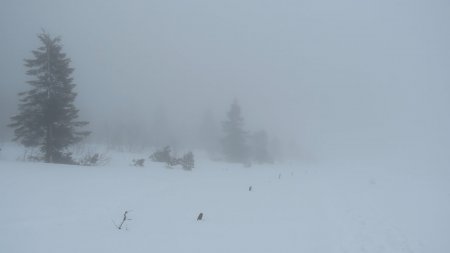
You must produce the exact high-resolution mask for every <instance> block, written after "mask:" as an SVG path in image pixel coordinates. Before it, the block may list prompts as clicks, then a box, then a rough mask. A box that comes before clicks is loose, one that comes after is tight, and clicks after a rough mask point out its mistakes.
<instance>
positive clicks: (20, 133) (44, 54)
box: [9, 32, 89, 163]
mask: <svg viewBox="0 0 450 253" xmlns="http://www.w3.org/2000/svg"><path fill="white" fill-rule="evenodd" d="M38 38H39V40H40V41H41V43H42V46H40V47H39V48H38V49H37V50H33V51H32V53H33V57H32V58H31V59H25V66H26V67H27V68H28V70H27V72H26V74H27V75H28V76H30V77H31V78H30V79H31V80H29V81H27V83H28V84H29V85H30V86H31V89H30V90H28V91H26V92H21V93H19V98H20V103H19V113H18V115H16V116H14V117H12V118H11V119H12V123H11V124H10V125H9V126H10V127H13V128H14V133H15V138H14V140H15V141H19V142H20V143H22V144H23V145H24V146H26V147H39V148H40V151H41V153H42V156H40V157H38V158H39V159H40V160H44V161H45V162H48V163H73V161H72V159H71V157H70V153H68V152H67V147H69V146H70V145H71V144H74V143H77V142H79V141H81V140H82V139H83V138H84V137H86V136H87V135H89V132H88V131H81V130H80V129H79V128H81V127H83V126H85V125H87V124H88V122H85V121H78V120H77V119H78V110H77V109H76V107H75V105H74V100H75V97H76V96H77V94H76V93H75V92H74V91H73V89H74V87H75V84H74V83H73V78H72V77H71V74H72V72H73V70H74V69H73V68H71V67H70V66H69V64H70V62H71V61H70V59H69V58H68V57H67V56H66V54H64V53H63V52H62V45H61V39H60V37H56V38H52V37H51V36H50V35H49V34H48V33H45V32H42V33H41V34H39V35H38Z"/></svg>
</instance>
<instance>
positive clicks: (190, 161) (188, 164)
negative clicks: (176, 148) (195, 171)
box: [179, 151, 195, 170]
mask: <svg viewBox="0 0 450 253" xmlns="http://www.w3.org/2000/svg"><path fill="white" fill-rule="evenodd" d="M179 160H180V164H181V166H183V169H185V170H192V168H194V165H195V162H194V154H193V153H192V152H191V151H189V152H188V153H186V154H184V155H183V157H182V158H180V159H179Z"/></svg>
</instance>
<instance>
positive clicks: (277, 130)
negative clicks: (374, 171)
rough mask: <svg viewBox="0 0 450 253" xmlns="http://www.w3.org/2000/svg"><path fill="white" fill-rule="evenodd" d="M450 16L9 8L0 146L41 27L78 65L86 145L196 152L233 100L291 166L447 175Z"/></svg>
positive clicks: (398, 5) (0, 15)
mask: <svg viewBox="0 0 450 253" xmlns="http://www.w3.org/2000/svg"><path fill="white" fill-rule="evenodd" d="M448 13H450V2H449V1H446V0H442V1H439V0H432V1H407V0H398V1H392V0H381V1H360V0H343V1H332V0H319V1H317V0H314V1H313V0H308V1H254V0H251V1H237V0H227V1H206V0H199V1H180V0H174V1H117V0H115V1H92V0H82V1H56V0H54V1H43V0H41V1H21V0H3V1H1V3H0V32H1V34H2V40H1V41H2V43H1V46H0V122H1V126H0V140H1V141H9V140H10V139H11V138H12V130H11V129H10V128H8V127H7V126H6V125H7V124H9V123H10V120H9V118H10V117H11V116H13V115H15V114H16V113H17V104H18V97H17V93H18V92H20V91H24V90H27V89H28V85H27V84H26V83H25V81H26V80H28V79H27V78H28V77H27V76H26V75H25V71H26V68H25V67H24V66H23V59H25V58H30V57H31V50H34V49H36V48H37V47H38V46H39V40H38V39H37V37H36V35H37V34H38V33H40V32H41V31H42V29H44V30H45V31H47V32H48V33H50V34H51V35H52V36H61V38H62V42H63V44H64V48H63V51H64V52H65V53H67V55H68V57H69V58H71V60H72V63H71V66H72V67H73V68H75V72H74V74H73V77H74V80H75V83H76V85H77V86H76V91H77V92H78V97H77V99H76V105H77V107H78V108H79V109H80V118H81V119H83V120H87V121H89V122H90V124H89V126H88V127H87V128H88V129H89V130H91V131H92V135H91V136H90V137H89V139H88V140H87V141H90V142H97V143H105V142H111V140H112V139H114V140H116V141H117V142H121V143H123V144H126V145H136V146H146V145H150V146H151V145H153V146H164V145H169V144H170V145H173V146H179V147H181V148H196V147H197V146H199V145H200V144H199V142H201V141H204V140H203V139H202V138H204V137H205V135H207V136H209V137H208V138H210V139H219V138H220V136H221V131H222V128H221V122H222V121H223V120H224V119H225V116H226V112H227V111H228V110H229V108H230V105H231V103H232V102H233V101H234V100H235V99H236V100H237V101H238V102H239V104H240V106H241V109H242V115H243V117H244V120H245V126H244V127H245V129H246V130H248V131H251V132H256V131H260V130H265V131H266V132H267V134H268V136H269V139H270V142H271V143H272V144H273V145H276V146H277V150H278V152H279V153H280V157H283V158H285V159H301V160H305V161H318V160H324V159H339V160H348V161H355V160H362V161H370V162H379V161H383V162H386V161H388V162H393V161H395V162H408V163H411V164H417V163H419V162H433V163H435V164H437V165H442V164H444V163H445V164H447V163H448V162H449V159H450V158H449V157H448V152H449V151H450V145H449V144H450V32H449V29H448V25H449V24H450V15H448ZM205 127H206V128H208V129H213V130H211V131H207V130H205ZM214 129H215V130H214ZM206 132H208V134H206Z"/></svg>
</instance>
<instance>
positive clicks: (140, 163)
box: [133, 159, 145, 167]
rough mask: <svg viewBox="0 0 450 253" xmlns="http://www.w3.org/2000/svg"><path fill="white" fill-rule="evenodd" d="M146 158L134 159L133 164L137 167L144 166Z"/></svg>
mask: <svg viewBox="0 0 450 253" xmlns="http://www.w3.org/2000/svg"><path fill="white" fill-rule="evenodd" d="M144 162H145V159H133V165H134V166H136V167H142V166H144Z"/></svg>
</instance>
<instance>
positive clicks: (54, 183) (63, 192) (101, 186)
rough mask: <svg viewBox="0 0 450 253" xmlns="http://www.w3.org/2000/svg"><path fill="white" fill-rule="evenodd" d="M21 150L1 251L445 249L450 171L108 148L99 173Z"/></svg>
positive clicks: (8, 188) (1, 223)
mask: <svg viewBox="0 0 450 253" xmlns="http://www.w3.org/2000/svg"><path fill="white" fill-rule="evenodd" d="M22 154H23V149H22V148H20V147H17V146H15V145H12V144H3V145H2V151H0V252H5V253H15V252H21V253H28V252H33V253H40V252H42V253H52V252H55V253H56V252H57V253H61V252H65V253H72V252H73V253H75V252H76V253H78V252H96V253H98V252H107V253H115V252H117V253H119V252H120V253H123V252H146V253H148V252H168V253H172V252H185V253H186V252H193V253H194V252H195V253H200V252H208V253H211V252H227V253H229V252H245V253H249V252H257V253H264V252H280V253H281V252H283V253H284V252H293V253H294V252H295V253H299V252H308V253H309V252H323V253H330V252H331V253H332V252H347V253H350V252H358V253H359V252H377V253H378V252H408V253H409V252H423V253H440V252H442V253H444V252H450V240H449V235H450V184H449V182H450V180H449V179H450V176H449V173H448V170H446V168H443V169H440V170H432V169H431V168H423V169H422V170H420V169H419V170H418V169H414V170H412V169H408V168H395V167H381V166H380V167H370V166H369V167H362V166H345V165H333V164H332V163H329V164H319V163H317V164H305V163H299V162H296V163H294V162H290V163H288V162H286V163H282V164H273V165H264V166H260V165H254V166H252V167H250V168H245V167H243V166H241V165H233V164H226V163H220V162H213V161H209V160H208V159H203V158H201V157H202V156H201V155H199V156H198V157H196V167H195V168H194V169H193V170H192V171H184V170H182V169H181V168H173V169H168V168H167V167H166V166H165V165H163V164H160V163H152V162H150V161H149V160H148V159H147V160H146V162H145V166H144V167H134V166H131V165H130V164H131V160H132V159H133V158H148V155H149V152H142V153H126V152H113V151H109V152H108V153H107V156H109V157H110V158H111V159H110V161H109V162H108V164H106V165H104V166H97V167H82V166H68V165H56V164H45V163H37V162H24V161H20V159H19V160H18V159H17V158H19V157H21V155H22ZM250 186H252V191H249V187H250ZM126 210H128V211H129V213H128V217H129V218H130V219H131V220H129V221H126V222H125V225H124V229H122V230H118V229H117V228H116V226H115V224H116V225H118V224H119V223H120V222H121V220H122V217H123V213H124V212H125V211H126ZM200 212H202V213H203V214H204V216H203V218H204V219H203V220H201V221H197V220H196V219H197V216H198V214H199V213H200Z"/></svg>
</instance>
